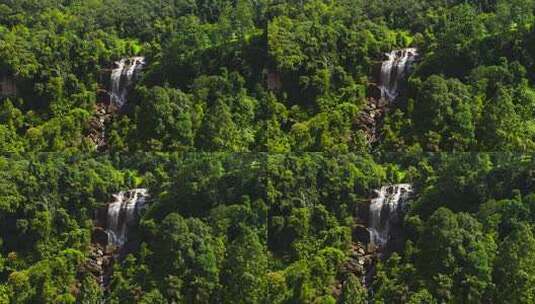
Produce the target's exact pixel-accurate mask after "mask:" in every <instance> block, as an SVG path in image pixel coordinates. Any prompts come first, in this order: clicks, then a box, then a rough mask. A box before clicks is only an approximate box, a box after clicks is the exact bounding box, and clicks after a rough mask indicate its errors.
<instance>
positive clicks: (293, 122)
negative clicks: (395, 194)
mask: <svg viewBox="0 0 535 304" xmlns="http://www.w3.org/2000/svg"><path fill="white" fill-rule="evenodd" d="M0 6H1V7H0V8H1V9H0V42H1V44H0V80H2V79H3V80H2V81H3V82H4V86H5V87H6V88H7V87H8V85H7V84H11V86H14V89H13V88H12V89H11V90H7V89H5V88H4V89H3V90H0V91H2V92H1V94H0V95H2V97H1V98H2V100H3V101H2V104H1V107H2V108H1V110H0V113H2V114H1V115H0V123H1V125H0V126H1V132H0V134H1V138H2V151H8V152H24V151H25V152H29V151H46V152H50V151H63V150H65V149H69V150H72V151H92V150H93V146H92V144H91V143H90V142H88V140H87V135H88V133H89V132H90V128H91V127H90V121H91V117H92V116H93V113H94V108H95V105H98V104H99V103H101V102H102V99H103V97H102V94H101V93H102V91H103V90H106V88H107V87H108V86H109V72H106V71H109V69H111V68H112V67H113V63H114V61H117V60H119V59H120V58H125V57H128V56H133V55H143V56H145V57H146V60H147V66H146V67H145V69H144V72H143V76H142V77H141V79H140V80H139V81H138V83H137V85H136V87H135V89H132V90H131V92H130V94H129V95H130V96H129V103H128V104H127V106H126V107H125V108H124V109H123V110H122V111H121V113H120V115H115V116H114V117H113V119H112V120H110V121H109V122H107V126H106V129H107V132H106V137H107V141H108V142H109V144H108V149H107V150H111V151H116V152H118V151H130V152H132V151H233V152H245V151H265V152H291V151H329V152H351V151H353V152H366V151H377V150H380V151H398V152H405V151H407V150H412V151H414V150H416V151H433V152H439V151H445V152H448V151H509V150H514V151H530V150H532V149H533V148H534V147H535V144H534V142H535V139H534V137H535V135H534V134H535V127H534V119H533V117H534V114H535V113H534V111H535V110H534V109H535V93H534V80H535V75H534V73H533V70H534V68H535V67H534V65H535V63H534V62H535V58H534V57H533V52H534V51H535V31H534V26H533V25H534V23H535V17H534V10H535V8H534V7H535V2H534V1H532V0H515V1H506V0H501V1H500V0H498V1H492V0H481V1H477V0H471V1H442V0H426V1H412V0H408V1H394V0H391V1H382V0H381V1H379V0H366V1H363V0H331V1H327V0H314V1H265V0H256V1H252V0H235V1H225V0H212V1H207V0H197V1H178V0H176V1H171V0H167V1H164V0H158V1H156V0H154V1H151V0H134V1H125V0H100V1H97V0H95V1H62V0H47V1H36V0H17V1H2V3H1V4H0ZM409 46H411V47H417V48H418V53H419V56H418V61H417V62H416V63H415V64H414V66H413V67H412V73H411V75H409V77H407V78H408V79H405V81H404V82H405V83H404V85H403V86H402V87H403V88H402V89H400V91H401V92H400V93H401V96H400V97H399V98H398V99H397V100H396V102H395V103H393V104H391V105H389V107H388V111H386V113H385V114H384V115H382V116H383V117H381V119H379V120H380V121H378V122H377V124H378V128H379V129H380V130H379V133H380V134H381V136H380V137H381V140H380V141H379V142H376V143H373V144H372V143H370V142H369V141H367V140H366V136H365V132H364V131H363V123H362V116H363V113H364V112H365V110H366V107H367V105H368V104H369V103H370V97H371V96H374V95H375V93H374V92H375V91H376V89H377V88H376V84H377V83H378V82H379V79H378V78H379V75H378V69H380V67H381V62H382V61H383V60H384V53H386V52H389V51H391V50H395V49H400V48H404V47H409Z"/></svg>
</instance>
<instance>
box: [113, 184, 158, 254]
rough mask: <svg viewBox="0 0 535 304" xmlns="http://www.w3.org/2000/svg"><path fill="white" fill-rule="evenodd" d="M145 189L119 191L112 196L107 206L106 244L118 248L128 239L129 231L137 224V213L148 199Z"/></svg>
mask: <svg viewBox="0 0 535 304" xmlns="http://www.w3.org/2000/svg"><path fill="white" fill-rule="evenodd" d="M149 197H150V196H149V193H148V190H147V189H144V188H140V189H132V190H128V191H121V192H119V193H118V194H115V195H114V198H115V200H114V201H113V202H112V203H110V204H109V205H108V214H107V220H106V232H107V234H108V243H109V244H110V245H113V246H115V247H116V248H120V247H121V246H123V245H124V244H125V243H126V241H127V239H128V232H129V229H130V228H131V227H132V226H133V225H134V224H135V223H136V222H137V220H138V218H139V211H140V210H141V209H142V208H143V207H144V205H145V203H146V202H147V200H148V199H149Z"/></svg>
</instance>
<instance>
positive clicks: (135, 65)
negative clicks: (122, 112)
mask: <svg viewBox="0 0 535 304" xmlns="http://www.w3.org/2000/svg"><path fill="white" fill-rule="evenodd" d="M115 65H116V68H115V69H113V70H112V72H111V94H110V95H111V102H112V103H113V104H115V106H117V108H121V107H123V106H124V105H125V104H126V101H127V100H126V97H127V95H128V90H129V89H130V88H131V87H132V85H133V83H134V80H135V76H136V75H138V73H139V72H140V71H141V70H142V69H143V66H144V65H145V57H132V58H123V59H121V60H120V61H117V62H115Z"/></svg>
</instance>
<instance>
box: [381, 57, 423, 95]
mask: <svg viewBox="0 0 535 304" xmlns="http://www.w3.org/2000/svg"><path fill="white" fill-rule="evenodd" d="M386 56H387V58H388V59H387V60H386V61H384V62H383V64H382V66H381V75H380V80H379V89H380V90H381V98H382V99H383V100H385V101H387V102H388V103H391V102H393V101H394V100H395V99H396V98H397V97H398V95H399V84H400V82H401V81H402V80H403V79H404V78H405V77H406V76H407V74H408V72H409V69H410V67H411V65H412V64H413V63H414V62H415V61H416V58H417V56H418V49H416V48H407V49H401V50H394V51H392V52H390V53H387V54H386Z"/></svg>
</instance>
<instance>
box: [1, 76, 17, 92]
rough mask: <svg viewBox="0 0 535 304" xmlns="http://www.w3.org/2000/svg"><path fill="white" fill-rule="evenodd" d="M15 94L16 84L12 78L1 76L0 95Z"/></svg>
mask: <svg viewBox="0 0 535 304" xmlns="http://www.w3.org/2000/svg"><path fill="white" fill-rule="evenodd" d="M15 95H17V85H16V84H15V81H14V80H13V79H12V78H9V77H3V78H1V79H0V96H5V97H9V96H15Z"/></svg>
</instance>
